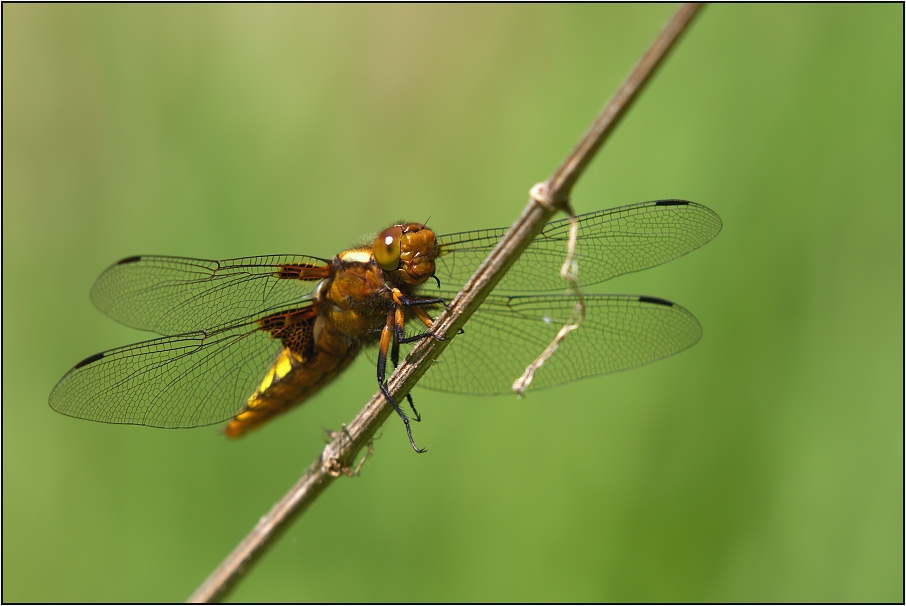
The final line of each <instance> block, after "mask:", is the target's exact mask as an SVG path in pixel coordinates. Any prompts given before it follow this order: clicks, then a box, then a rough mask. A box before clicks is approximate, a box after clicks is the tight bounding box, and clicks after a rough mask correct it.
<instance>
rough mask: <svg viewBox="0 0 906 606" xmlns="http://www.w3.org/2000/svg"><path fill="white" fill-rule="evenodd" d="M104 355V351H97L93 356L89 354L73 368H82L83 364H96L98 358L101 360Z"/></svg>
mask: <svg viewBox="0 0 906 606" xmlns="http://www.w3.org/2000/svg"><path fill="white" fill-rule="evenodd" d="M103 357H104V352H101V353H96V354H94V355H92V356H88V357H87V358H85V359H84V360H82V361H81V362H79V363H78V364H76V365H75V366H73V367H72V369H73V370H77V369H79V368H82V367H83V366H88V365H89V364H94V363H95V362H97V361H98V360H100V359H101V358H103Z"/></svg>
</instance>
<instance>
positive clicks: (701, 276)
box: [3, 4, 904, 602]
mask: <svg viewBox="0 0 906 606" xmlns="http://www.w3.org/2000/svg"><path fill="white" fill-rule="evenodd" d="M671 10H673V9H672V8H671V7H667V6H650V5H646V6H640V5H633V6H612V5H604V6H588V5H581V6H544V5H531V6H485V5H480V6H388V5H380V6H310V5H301V6H292V5H290V6H287V5H277V6H263V7H260V6H248V5H228V6H208V5H136V6H132V5H130V6H100V5H21V4H6V5H4V6H3V17H4V19H3V45H4V46H3V51H4V52H3V85H4V99H3V168H4V171H3V172H4V179H3V200H4V204H3V360H4V363H3V378H4V379H5V380H4V382H3V455H4V458H3V488H4V499H3V513H4V522H5V524H4V534H3V556H4V558H3V568H4V570H3V572H4V595H3V597H4V599H5V600H7V601H38V602H41V601H173V600H179V599H182V598H184V597H186V596H187V595H188V594H189V593H190V592H191V590H192V589H193V588H194V587H195V586H196V585H197V584H198V583H199V582H200V581H201V580H202V579H203V578H204V577H205V576H206V575H207V574H208V573H209V572H210V570H211V569H212V568H213V567H214V566H215V565H216V564H217V563H218V562H219V561H220V559H221V558H222V557H223V556H224V555H225V554H226V553H227V552H228V550H229V549H230V548H231V547H232V546H233V545H234V544H235V542H236V541H238V540H239V539H240V538H241V537H242V535H243V534H244V533H245V532H246V531H247V530H248V529H249V528H250V527H251V526H252V525H253V524H254V522H255V521H256V520H257V518H258V516H259V515H261V514H262V513H263V512H264V511H266V509H267V508H268V507H269V505H270V504H271V503H272V502H273V501H274V500H275V499H276V498H277V497H278V496H279V495H280V494H282V493H283V491H284V490H285V489H286V488H287V487H288V486H289V485H290V484H291V482H292V481H293V480H294V479H295V478H296V477H297V476H298V475H299V474H300V473H301V471H302V469H303V468H304V467H305V466H306V465H307V464H308V463H309V462H310V460H311V459H312V458H313V457H314V456H315V455H316V454H317V453H318V452H319V450H320V448H321V445H322V428H324V427H326V428H338V427H339V426H340V424H341V423H343V422H345V421H347V420H349V419H350V418H351V417H352V416H353V415H354V414H355V412H356V411H357V410H358V409H359V407H360V406H361V405H362V404H363V403H364V402H365V401H366V400H367V398H368V397H370V396H371V394H372V393H373V392H374V391H375V387H374V382H373V368H370V367H369V365H368V363H367V362H366V361H364V360H362V361H359V362H357V363H356V365H355V366H354V367H353V368H352V369H350V371H348V372H347V373H346V375H344V376H343V377H342V379H341V380H339V381H337V382H336V384H335V385H333V386H331V387H330V388H329V389H327V390H325V391H324V392H323V393H322V394H321V395H319V396H318V397H317V398H316V399H314V400H313V401H311V402H310V403H308V404H306V405H305V406H304V407H302V408H301V409H300V410H299V411H298V412H294V413H293V414H292V415H289V416H288V417H286V418H285V419H281V420H280V421H279V422H275V423H273V424H272V425H271V426H269V427H267V428H265V429H263V430H262V431H260V432H257V433H255V434H254V435H252V436H250V437H249V438H247V439H244V440H242V441H239V442H227V441H226V440H225V439H224V438H222V437H221V436H219V435H218V434H217V431H216V430H215V429H208V430H195V431H155V430H149V429H143V428H133V427H114V426H104V425H99V424H93V423H86V422H79V421H75V420H72V419H69V418H65V417H62V416H60V415H56V414H55V413H53V412H52V411H51V410H50V409H49V408H48V406H47V396H48V394H49V392H50V390H51V388H52V387H53V385H54V383H55V382H56V381H57V380H58V379H59V378H60V377H61V376H62V375H63V373H64V372H65V371H66V370H67V369H69V368H70V367H71V366H72V365H73V364H74V363H75V362H77V361H78V360H81V359H83V358H84V357H85V356H87V355H89V354H91V353H95V352H97V351H101V350H103V349H106V348H110V347H114V346H117V345H122V344H125V343H128V342H131V341H136V340H139V339H141V338H145V335H144V334H142V333H138V332H136V331H132V330H129V329H126V328H123V327H120V326H118V325H116V324H115V323H114V322H112V321H110V320H108V319H106V318H104V317H103V316H102V315H101V314H99V313H98V312H97V311H96V310H94V309H92V307H91V304H90V302H89V300H88V297H87V292H88V289H89V287H90V285H91V283H92V280H93V279H94V278H95V277H96V276H97V275H98V274H99V273H100V272H101V271H102V270H103V269H104V268H105V267H106V266H107V265H108V264H110V263H112V262H114V261H115V260H117V259H119V258H121V257H124V256H127V255H132V254H143V253H160V254H174V255H188V256H198V257H205V258H225V257H236V256H242V255H250V254H266V253H302V254H310V255H317V256H330V255H332V254H335V253H336V252H337V251H339V250H342V249H343V248H344V247H345V246H347V245H349V244H351V243H354V242H355V241H357V240H358V239H359V238H360V237H361V236H362V235H363V234H366V233H369V232H374V231H375V230H377V229H379V228H380V227H382V226H384V225H386V224H388V223H390V222H391V221H394V220H397V219H400V218H405V219H408V220H415V221H424V220H427V219H430V222H431V225H432V226H434V227H435V228H436V229H438V230H439V231H441V232H452V231H459V230H464V229H475V228H480V227H497V226H501V225H507V224H508V223H509V222H510V221H511V220H512V219H513V218H514V216H515V214H516V213H517V212H518V211H519V209H521V207H522V205H523V203H524V201H525V198H526V192H527V190H528V188H529V187H530V186H531V185H532V184H533V183H535V182H536V181H538V180H541V179H543V178H545V177H546V176H547V175H548V174H549V173H550V172H551V171H552V170H553V169H554V168H555V167H556V165H557V163H558V162H559V161H560V160H561V159H562V158H563V156H564V155H565V154H566V153H567V151H568V150H569V149H570V147H571V146H572V144H573V143H574V142H575V140H576V139H577V137H578V136H579V135H580V134H581V132H582V131H583V130H584V129H585V128H586V126H587V125H588V123H589V122H590V120H591V119H592V118H593V116H594V115H595V113H596V112H597V110H598V109H599V108H600V107H601V105H602V104H603V103H604V101H605V100H606V99H607V98H608V97H609V96H610V94H611V93H612V91H613V90H614V89H615V87H616V85H617V84H618V83H619V81H620V80H621V79H622V78H623V76H624V75H625V73H626V72H627V71H628V69H629V68H630V66H631V65H632V64H633V63H634V62H635V61H636V60H637V58H638V57H639V55H640V54H641V52H642V51H643V50H644V49H645V48H646V46H647V45H648V43H649V42H650V40H651V39H652V38H653V36H654V35H655V34H656V32H657V31H658V29H659V28H660V26H661V24H662V23H663V22H664V20H665V19H666V18H667V16H668V15H669V14H670V12H671ZM902 23H903V7H902V5H871V6H806V5H794V6H778V5H768V6H741V5H740V6H712V7H709V8H707V9H706V10H705V12H704V13H703V14H702V15H701V16H700V18H699V19H698V20H697V22H696V23H695V24H694V26H693V27H692V29H691V30H690V31H689V32H688V34H687V36H686V37H685V38H684V40H683V41H682V43H681V44H680V46H679V47H678V48H677V49H676V51H675V52H674V53H673V55H672V56H671V58H670V59H669V61H668V62H667V64H666V65H665V66H664V68H663V69H662V70H661V72H660V73H659V74H658V76H657V77H656V78H655V80H654V81H653V82H652V83H651V85H650V86H649V87H648V89H647V90H646V92H645V94H644V96H643V98H642V99H641V100H640V102H639V103H638V104H636V106H635V107H634V108H633V110H632V112H631V113H630V115H629V116H628V118H627V119H626V120H625V121H624V123H623V124H622V125H621V127H620V129H619V130H618V131H617V133H616V134H615V136H614V137H612V138H611V140H610V141H609V142H608V144H607V146H606V147H605V149H604V150H603V151H602V153H601V154H600V156H599V158H598V159H597V160H596V162H595V164H594V165H593V166H592V168H591V169H590V171H589V173H588V174H587V175H586V176H585V178H583V180H582V181H581V182H580V184H579V185H578V187H577V188H576V190H575V192H574V196H573V202H574V206H575V208H576V210H577V212H587V211H591V210H597V209H600V208H607V207H612V206H618V205H620V204H627V203H631V202H636V201H641V200H649V199H657V198H666V197H678V198H687V199H691V200H696V201H698V202H701V203H703V204H706V205H708V206H709V207H711V208H713V209H715V210H716V211H717V212H718V213H719V214H720V215H721V217H722V218H723V221H724V226H725V227H724V231H723V233H722V234H721V235H720V236H719V237H718V238H717V239H716V240H715V241H714V242H713V243H711V244H709V245H708V246H707V247H705V248H703V249H702V250H701V251H698V252H696V253H694V254H693V255H690V256H688V257H684V258H683V259H681V260H678V261H676V262H674V263H671V264H669V265H666V266H663V267H659V268H656V269H653V270H651V271H647V272H644V273H642V274H637V275H633V276H629V277H626V278H621V279H620V280H617V281H614V282H612V283H609V284H607V285H606V288H605V289H604V290H605V291H607V292H627V293H640V294H649V295H655V296H661V297H665V298H669V299H671V300H675V301H677V302H679V303H681V304H682V305H684V306H686V307H688V308H689V309H691V310H692V311H693V312H694V313H695V314H696V316H697V317H698V318H699V319H700V320H701V322H702V324H703V326H704V330H705V336H704V339H703V340H702V342H701V343H700V344H699V345H697V346H696V347H695V348H694V349H692V350H690V351H689V352H686V353H684V354H682V355H680V356H677V357H675V358H672V359H670V360H667V361H664V362H660V363H658V364H655V365H651V366H648V367H645V368H642V369H639V370H634V371H632V372H629V373H623V374H620V375H615V376H611V377H605V378H599V379H592V380H588V381H584V382H581V383H577V384H572V385H568V386H565V387H563V388H558V389H555V390H549V391H546V392H540V393H537V394H530V395H529V397H527V398H526V399H524V400H517V399H515V398H494V399H480V398H466V397H453V396H447V395H442V394H436V393H432V392H427V391H424V390H418V391H417V392H416V397H417V398H418V401H419V410H420V411H421V412H422V414H423V416H424V422H423V423H421V424H420V425H418V426H417V427H416V428H415V430H416V432H417V437H418V440H419V443H420V444H422V445H424V446H427V447H429V449H430V452H429V453H428V454H426V455H424V456H415V455H414V454H413V453H412V452H411V449H410V447H409V445H408V442H407V440H406V439H405V434H404V432H403V430H402V427H400V426H399V425H400V424H399V423H398V422H396V420H395V419H391V421H390V422H388V423H387V425H386V426H385V427H384V429H383V433H382V436H381V438H380V439H379V440H378V441H377V443H376V452H375V454H374V456H373V458H372V459H371V460H370V461H369V463H368V464H367V465H366V466H365V468H364V470H363V474H362V477H361V478H359V479H356V480H343V481H340V482H338V483H336V484H335V485H334V486H333V487H332V488H331V490H330V491H328V492H329V494H326V495H325V496H324V497H322V498H321V499H320V500H319V501H318V502H317V503H316V504H315V506H314V507H312V508H311V510H310V511H309V512H308V513H307V514H306V515H305V516H304V518H303V519H301V520H300V521H299V522H298V523H297V524H295V525H294V526H293V528H292V529H290V530H289V532H287V533H286V535H285V536H284V537H283V539H282V541H281V542H280V543H279V544H278V545H277V547H276V548H275V549H274V550H273V552H272V553H271V554H270V555H269V556H268V557H267V558H266V559H265V560H264V561H263V562H262V563H261V564H260V565H259V566H258V567H257V568H256V569H255V570H254V572H253V573H252V574H251V575H250V576H249V578H248V579H247V580H246V582H245V583H244V584H243V585H242V586H241V587H240V588H239V590H238V591H237V593H236V594H235V595H234V597H235V598H236V599H238V600H248V601H312V602H317V601H356V602H363V601H368V602H371V601H737V602H739V601H851V602H861V601H889V602H898V601H902V600H903V597H904V596H903V586H902V571H903V551H902V537H903V526H902V521H903V517H902V516H903V497H902V495H903V481H902V478H903V468H902V461H903V438H902V427H903V408H902V399H903V380H902V372H903V354H902V351H903V315H902V312H903V299H902V291H903V178H902V166H903V148H902V133H903V118H902V117H903V93H902V91H903V76H902V74H903V26H902Z"/></svg>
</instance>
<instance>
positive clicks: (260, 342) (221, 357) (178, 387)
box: [50, 322, 284, 428]
mask: <svg viewBox="0 0 906 606" xmlns="http://www.w3.org/2000/svg"><path fill="white" fill-rule="evenodd" d="M283 347H284V345H283V343H281V341H280V340H279V339H274V338H271V333H270V332H268V331H266V330H261V329H260V327H259V324H258V323H256V322H252V323H242V324H237V325H234V326H231V327H228V328H224V329H220V330H215V331H209V332H194V333H189V334H183V335H176V336H169V337H161V338H157V339H151V340H150V341H143V342H141V343H135V344H133V345H128V346H126V347H118V348H116V349H111V350H109V351H105V352H103V353H99V354H95V355H93V356H91V357H89V358H86V359H85V360H83V361H82V362H79V363H78V364H77V365H76V366H75V368H73V369H72V370H70V371H69V372H68V373H66V375H65V376H64V377H63V378H62V379H61V380H60V382H59V383H57V386H56V387H54V390H53V391H52V392H51V394H50V407H51V408H53V409H54V410H56V411H57V412H60V413H63V414H64V415H69V416H71V417H77V418H80V419H88V420H91V421H101V422H103V423H125V424H131V425H148V426H151V427H166V428H175V427H198V426H201V425H211V424H212V423H219V422H221V421H225V420H227V419H229V418H231V417H233V416H235V415H236V414H237V413H238V412H239V411H240V410H241V408H242V406H243V404H244V403H245V401H246V400H247V399H248V398H249V396H251V395H252V393H253V392H254V391H255V387H256V386H257V384H258V383H259V382H260V381H261V379H262V377H264V375H265V373H266V371H267V370H268V368H269V367H270V365H271V364H273V362H274V359H275V358H276V356H277V354H278V352H279V351H280V350H281V349H282V348H283Z"/></svg>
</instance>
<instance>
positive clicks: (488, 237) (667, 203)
mask: <svg viewBox="0 0 906 606" xmlns="http://www.w3.org/2000/svg"><path fill="white" fill-rule="evenodd" d="M577 219H578V220H579V235H578V240H577V243H576V260H577V262H578V267H579V282H580V284H581V285H583V286H589V285H591V284H597V283H599V282H603V281H605V280H609V279H611V278H614V277H616V276H621V275H623V274H628V273H632V272H635V271H641V270H643V269H647V268H649V267H654V266H656V265H660V264H662V263H666V262H667V261H670V260H672V259H676V258H677V257H680V256H682V255H685V254H686V253H688V252H691V251H693V250H695V249H696V248H698V247H700V246H702V245H703V244H705V243H707V242H708V241H710V240H711V239H712V238H714V236H716V235H717V234H718V233H719V232H720V228H721V222H720V217H718V216H717V214H716V213H715V212H714V211H712V210H710V209H709V208H707V207H705V206H702V205H701V204H696V203H695V202H686V201H684V200H657V201H653V202H642V203H640V204H631V205H629V206H620V207H618V208H611V209H609V210H601V211H597V212H593V213H588V214H584V215H579V216H578V217H577ZM506 231H507V228H499V229H481V230H476V231H468V232H461V233H456V234H448V235H444V236H439V237H438V242H439V244H440V256H439V258H438V260H437V276H438V277H439V278H440V281H441V284H443V285H444V286H445V287H451V286H452V287H456V286H459V285H461V284H464V283H465V281H466V280H468V279H469V277H471V275H472V274H473V273H474V272H475V270H476V269H477V268H478V266H479V265H480V264H481V262H482V261H483V260H484V258H485V257H487V255H488V253H490V252H491V250H492V249H493V248H494V247H495V246H496V245H497V243H498V242H499V241H500V239H501V238H502V237H503V235H504V234H505V233H506ZM568 237H569V219H560V220H558V221H552V222H550V223H548V224H547V225H546V226H545V227H544V229H543V230H542V231H541V233H540V234H538V236H537V237H536V238H535V240H534V241H533V242H532V244H531V245H529V247H528V248H527V249H526V251H525V252H524V253H523V255H522V256H521V257H520V258H519V260H518V261H517V262H516V264H515V265H514V266H513V267H512V268H511V269H510V271H509V272H507V274H506V275H505V276H504V277H503V279H502V280H501V281H500V284H498V286H497V288H496V292H500V291H534V290H542V291H543V290H563V289H564V288H565V287H566V286H565V283H564V281H563V280H562V279H561V278H560V274H559V271H560V266H561V265H563V260H564V258H565V255H566V244H567V239H568Z"/></svg>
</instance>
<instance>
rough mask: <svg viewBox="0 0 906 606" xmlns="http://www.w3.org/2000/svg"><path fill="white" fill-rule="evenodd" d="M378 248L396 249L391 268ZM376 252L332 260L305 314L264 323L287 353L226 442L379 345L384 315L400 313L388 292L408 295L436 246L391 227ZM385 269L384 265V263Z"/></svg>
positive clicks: (411, 228)
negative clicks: (369, 347)
mask: <svg viewBox="0 0 906 606" xmlns="http://www.w3.org/2000/svg"><path fill="white" fill-rule="evenodd" d="M388 232H389V235H387V234H388ZM383 238H398V239H397V240H394V241H391V240H386V242H385V241H384V239H383ZM379 245H385V246H386V248H385V250H383V251H381V252H382V254H384V253H386V252H387V250H389V251H390V253H389V254H390V255H391V258H392V259H395V258H396V251H398V254H399V258H398V263H397V266H396V268H395V269H389V270H388V269H383V268H382V267H381V266H380V265H379V264H378V263H377V262H376V260H375V251H374V246H379ZM397 245H398V248H396V246H397ZM374 246H359V247H356V248H351V249H349V250H345V251H343V252H341V253H340V254H339V255H337V256H336V257H335V258H334V259H333V260H332V261H331V263H330V274H331V275H330V277H328V278H324V279H323V280H321V282H320V283H319V284H318V286H317V288H316V296H315V298H314V300H313V301H312V305H311V307H310V308H305V309H303V310H299V311H296V312H291V313H285V314H279V315H277V316H271V317H268V318H265V319H264V320H261V322H260V324H261V330H264V331H267V332H270V334H271V336H272V337H273V338H275V339H280V340H281V341H282V342H283V345H284V349H283V351H282V352H281V353H280V355H279V356H278V358H277V360H276V362H275V363H274V365H273V366H272V368H271V369H270V370H269V371H268V372H267V374H266V375H265V377H264V378H263V380H262V382H261V384H260V385H259V387H258V389H256V390H255V393H254V394H253V395H252V396H251V397H250V398H249V399H248V401H247V403H246V406H245V408H244V410H243V411H242V412H241V413H239V414H238V415H237V416H236V417H235V418H234V419H233V420H231V421H230V423H229V424H228V425H227V427H226V430H225V432H226V434H227V435H228V436H230V437H238V436H240V435H242V434H244V433H245V432H246V431H248V430H249V429H252V428H254V427H257V426H258V425H260V424H262V423H264V422H265V421H267V420H269V419H271V418H273V417H274V416H276V415H278V414H281V413H283V412H286V411H287V410H289V409H291V408H292V407H293V406H295V405H297V404H299V403H301V402H303V401H304V400H305V399H306V398H308V397H309V396H311V395H312V394H314V393H315V392H317V391H318V390H319V389H320V388H321V387H323V386H324V385H325V384H327V383H328V382H329V381H330V380H331V379H333V378H334V377H336V376H337V375H339V374H340V372H341V371H342V370H343V369H345V368H346V366H348V365H349V363H350V362H352V360H353V359H354V358H355V356H356V354H358V352H359V350H360V349H361V347H362V346H363V345H364V344H366V343H374V342H376V341H377V340H378V338H379V336H380V332H381V329H382V328H383V327H384V325H385V324H386V322H387V317H388V314H390V313H393V312H394V310H395V309H396V308H397V305H396V303H395V302H394V299H393V289H394V288H396V289H398V290H399V291H400V292H401V293H402V294H403V295H405V296H406V297H412V296H414V295H415V290H416V288H417V287H418V286H419V285H421V284H423V283H424V282H425V281H426V280H428V279H429V278H430V277H431V276H433V275H434V270H435V265H434V261H435V259H436V257H437V240H436V238H435V236H434V232H432V231H431V230H430V229H428V228H426V227H425V226H424V225H421V224H419V223H403V224H400V225H395V226H393V227H392V228H388V229H386V230H384V231H383V232H381V235H380V236H379V237H378V240H376V241H375V245H374ZM382 264H384V265H385V266H389V265H387V259H386V258H382ZM407 316H408V314H407Z"/></svg>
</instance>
